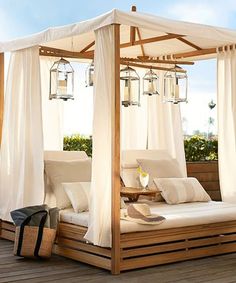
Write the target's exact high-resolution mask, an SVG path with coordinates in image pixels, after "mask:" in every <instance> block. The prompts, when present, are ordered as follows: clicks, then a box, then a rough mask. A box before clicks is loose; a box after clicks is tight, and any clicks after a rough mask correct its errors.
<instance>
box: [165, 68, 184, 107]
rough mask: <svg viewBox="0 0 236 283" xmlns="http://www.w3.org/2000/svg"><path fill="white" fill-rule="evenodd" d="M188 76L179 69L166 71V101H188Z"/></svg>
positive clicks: (175, 102) (176, 102)
mask: <svg viewBox="0 0 236 283" xmlns="http://www.w3.org/2000/svg"><path fill="white" fill-rule="evenodd" d="M187 88H188V76H187V74H186V73H182V72H178V70H177V69H173V71H168V72H166V74H165V76H164V102H172V103H174V104H178V103H179V102H187V91H188V89H187Z"/></svg>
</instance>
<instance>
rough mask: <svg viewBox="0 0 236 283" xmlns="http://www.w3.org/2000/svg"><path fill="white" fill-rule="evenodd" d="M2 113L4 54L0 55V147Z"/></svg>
mask: <svg viewBox="0 0 236 283" xmlns="http://www.w3.org/2000/svg"><path fill="white" fill-rule="evenodd" d="M3 111H4V53H0V145H1V140H2V123H3Z"/></svg>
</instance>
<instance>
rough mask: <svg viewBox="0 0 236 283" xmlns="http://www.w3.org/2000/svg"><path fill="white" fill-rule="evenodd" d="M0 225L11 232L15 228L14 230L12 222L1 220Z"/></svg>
mask: <svg viewBox="0 0 236 283" xmlns="http://www.w3.org/2000/svg"><path fill="white" fill-rule="evenodd" d="M1 227H2V229H5V230H9V231H12V232H15V230H16V228H15V226H14V225H13V223H10V222H6V221H2V224H1Z"/></svg>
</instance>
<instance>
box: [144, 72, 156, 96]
mask: <svg viewBox="0 0 236 283" xmlns="http://www.w3.org/2000/svg"><path fill="white" fill-rule="evenodd" d="M158 84H159V77H158V75H157V74H156V73H154V72H153V70H152V69H150V70H149V71H148V72H147V73H146V74H145V76H144V77H143V94H144V95H157V94H159V92H158V91H157V89H158Z"/></svg>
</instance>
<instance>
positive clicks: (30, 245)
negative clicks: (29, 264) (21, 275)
mask: <svg viewBox="0 0 236 283" xmlns="http://www.w3.org/2000/svg"><path fill="white" fill-rule="evenodd" d="M39 230H40V228H39V227H36V226H25V227H24V233H23V238H22V243H21V247H20V248H19V245H20V243H19V239H20V231H21V226H18V227H16V233H15V244H14V255H17V256H22V257H41V258H49V257H50V256H51V254H52V247H53V243H54V240H55V237H56V230H54V229H49V228H43V234H42V239H41V243H40V247H39V249H38V251H37V240H38V235H39Z"/></svg>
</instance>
